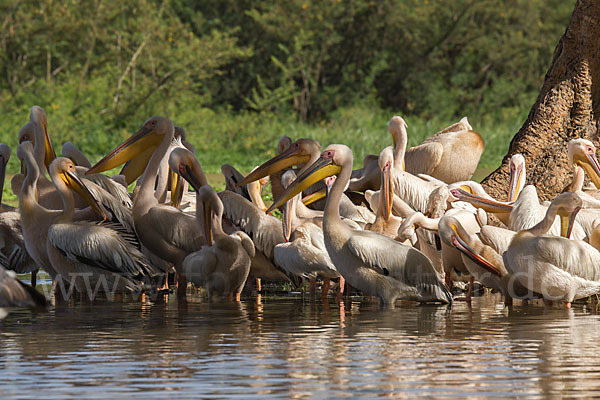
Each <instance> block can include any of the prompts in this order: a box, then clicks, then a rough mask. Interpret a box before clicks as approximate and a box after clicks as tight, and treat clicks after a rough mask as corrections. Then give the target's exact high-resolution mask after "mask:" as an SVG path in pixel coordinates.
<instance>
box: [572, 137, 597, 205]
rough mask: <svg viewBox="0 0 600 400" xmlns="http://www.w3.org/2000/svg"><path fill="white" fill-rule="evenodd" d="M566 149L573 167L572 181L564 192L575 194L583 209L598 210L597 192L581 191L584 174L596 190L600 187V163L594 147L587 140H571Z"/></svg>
mask: <svg viewBox="0 0 600 400" xmlns="http://www.w3.org/2000/svg"><path fill="white" fill-rule="evenodd" d="M567 148H568V152H567V153H568V157H569V163H570V164H571V166H572V167H573V181H572V182H571V184H570V185H569V186H567V188H566V189H565V191H569V192H574V193H577V194H578V195H579V197H581V200H582V201H583V204H584V207H585V208H600V195H599V192H598V190H591V191H590V190H587V191H584V190H583V182H584V179H585V173H587V175H588V176H589V177H590V179H591V181H592V183H593V184H594V185H595V186H596V187H597V188H598V187H600V163H599V162H598V158H597V157H596V147H595V146H594V144H593V143H592V142H591V141H589V140H587V139H573V140H571V141H570V142H569V144H568V147H567ZM584 171H585V172H584Z"/></svg>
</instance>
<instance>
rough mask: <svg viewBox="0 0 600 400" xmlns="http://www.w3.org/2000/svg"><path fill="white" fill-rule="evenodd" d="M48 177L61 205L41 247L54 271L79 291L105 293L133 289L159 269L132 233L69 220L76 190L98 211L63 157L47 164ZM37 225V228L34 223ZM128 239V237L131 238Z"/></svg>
mask: <svg viewBox="0 0 600 400" xmlns="http://www.w3.org/2000/svg"><path fill="white" fill-rule="evenodd" d="M50 176H51V178H52V182H53V183H54V184H55V185H56V188H57V190H58V193H59V194H60V196H61V198H62V199H63V210H62V212H61V214H60V215H58V216H56V218H55V219H54V221H53V223H52V224H51V225H50V226H49V227H48V242H47V252H48V258H49V260H50V262H51V263H52V267H53V268H54V270H55V271H56V272H57V273H58V274H59V275H60V277H61V279H63V280H65V281H67V282H70V283H71V285H74V286H75V287H76V288H77V290H78V291H79V292H80V293H89V292H93V291H96V290H100V291H104V292H106V293H107V294H111V295H112V294H113V293H119V292H124V291H126V290H131V291H138V292H140V291H141V290H142V289H143V284H144V283H148V284H150V283H151V282H150V279H151V278H154V277H155V276H156V275H158V273H159V271H158V270H156V269H155V268H154V267H153V266H151V265H150V263H149V261H148V260H147V259H146V258H145V257H144V255H143V254H142V253H141V252H140V251H139V250H138V249H137V247H136V246H137V242H135V237H133V236H132V235H126V234H121V233H119V232H117V231H116V230H114V229H111V228H110V227H109V226H104V225H102V224H98V223H96V222H89V221H78V222H73V215H74V212H75V207H74V199H73V193H72V192H71V191H70V190H69V189H71V190H73V191H75V192H77V194H79V195H80V196H81V197H82V198H83V199H84V200H85V201H86V202H88V203H89V204H90V206H91V207H92V208H93V209H94V210H95V211H96V212H98V213H99V214H101V215H102V214H103V213H104V210H103V209H102V208H100V205H99V204H98V203H97V202H96V201H95V199H94V198H93V196H92V194H91V193H90V192H89V190H87V188H86V186H85V184H84V183H83V182H82V180H81V179H80V178H79V177H78V175H77V172H76V169H75V165H74V164H73V162H72V161H71V160H70V159H68V158H65V157H59V158H56V159H55V160H54V161H53V162H52V164H50ZM40 229H41V228H40ZM132 241H133V242H132Z"/></svg>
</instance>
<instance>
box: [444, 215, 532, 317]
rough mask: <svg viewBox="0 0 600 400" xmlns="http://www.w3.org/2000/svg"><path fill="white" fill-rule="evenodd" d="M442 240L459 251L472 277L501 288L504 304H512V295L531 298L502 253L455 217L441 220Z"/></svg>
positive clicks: (499, 289)
mask: <svg viewBox="0 0 600 400" xmlns="http://www.w3.org/2000/svg"><path fill="white" fill-rule="evenodd" d="M438 230H439V234H440V238H441V239H442V241H443V242H444V243H445V244H446V245H448V246H452V247H453V248H456V249H457V250H459V251H460V253H461V257H462V260H463V263H464V265H465V267H466V269H467V271H468V272H469V274H471V276H473V278H474V279H475V280H477V281H478V282H480V283H481V284H483V285H484V286H487V287H489V288H492V289H496V290H498V291H500V292H501V293H502V294H503V295H504V304H505V305H507V306H509V305H512V299H513V298H520V299H523V298H531V297H532V295H533V294H532V293H531V292H530V291H529V290H528V289H527V288H526V287H524V286H523V285H521V284H520V283H519V282H518V281H516V280H515V279H513V278H512V277H511V275H510V274H509V273H508V271H507V270H506V267H505V266H504V262H503V261H502V256H501V255H500V254H498V253H497V252H496V251H494V249H493V248H491V247H490V246H487V245H485V244H484V243H482V242H481V240H479V238H478V237H477V235H474V234H472V233H469V232H467V230H466V229H465V228H463V226H462V225H461V223H460V221H459V220H457V219H456V218H454V217H442V218H441V219H440V221H439V227H438Z"/></svg>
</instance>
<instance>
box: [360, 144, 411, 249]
mask: <svg viewBox="0 0 600 400" xmlns="http://www.w3.org/2000/svg"><path fill="white" fill-rule="evenodd" d="M378 164H379V170H380V171H381V172H380V173H381V179H380V182H381V188H380V189H379V205H378V207H377V212H376V214H375V221H374V222H373V223H372V224H368V225H367V226H365V229H368V230H370V231H373V232H377V233H380V234H382V235H385V236H387V237H390V238H392V239H394V238H396V237H397V236H398V228H399V227H400V225H401V224H402V219H401V218H399V217H396V216H395V215H392V207H393V199H394V179H393V176H392V170H393V164H394V155H393V150H392V147H391V146H389V147H386V148H385V149H383V150H382V151H381V153H380V154H379V161H378Z"/></svg>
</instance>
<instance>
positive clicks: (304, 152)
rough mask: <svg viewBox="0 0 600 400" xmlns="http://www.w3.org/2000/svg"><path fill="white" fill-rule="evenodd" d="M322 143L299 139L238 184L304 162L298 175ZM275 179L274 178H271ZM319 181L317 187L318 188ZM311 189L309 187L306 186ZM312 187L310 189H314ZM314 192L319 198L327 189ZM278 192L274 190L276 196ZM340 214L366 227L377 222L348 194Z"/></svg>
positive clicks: (272, 174)
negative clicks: (356, 204)
mask: <svg viewBox="0 0 600 400" xmlns="http://www.w3.org/2000/svg"><path fill="white" fill-rule="evenodd" d="M320 150H321V145H320V144H319V142H317V141H316V140H314V139H298V140H296V141H295V142H294V143H292V144H291V145H290V146H289V147H288V148H287V149H286V150H284V151H283V152H282V153H280V154H279V155H277V156H275V157H273V158H272V159H270V160H268V161H266V162H265V163H263V164H262V165H260V166H259V167H258V168H255V169H254V170H253V171H252V172H251V173H250V174H248V176H246V177H245V178H244V179H243V180H242V181H241V182H239V183H238V186H241V185H244V184H247V183H248V182H251V181H253V180H257V179H260V178H263V177H265V176H267V175H271V176H272V177H275V176H277V175H276V174H277V173H278V172H280V171H282V170H283V169H285V168H289V167H292V166H294V165H299V164H302V168H300V170H299V171H298V175H300V174H302V173H303V172H304V171H305V170H306V169H307V168H308V167H309V166H310V165H311V164H312V163H313V162H314V161H315V160H317V159H318V158H319V156H320ZM271 179H273V178H271ZM280 183H281V182H280ZM321 184H322V183H321V182H318V183H317V185H315V187H316V188H317V189H318V185H321ZM271 187H273V181H272V180H271ZM306 189H307V190H309V188H306ZM314 189H315V188H311V189H310V190H314ZM312 194H314V195H316V197H317V198H320V197H323V195H324V194H325V189H323V190H318V191H316V192H313V193H312ZM275 195H276V193H275V192H273V197H274V198H275ZM340 214H341V215H342V216H343V217H344V218H347V219H351V220H352V221H354V222H356V223H357V224H359V225H360V226H361V227H364V226H365V224H368V223H373V222H375V215H374V214H373V213H372V212H370V211H369V210H368V209H367V208H366V207H362V206H355V205H354V204H353V203H352V201H350V199H349V198H348V197H347V196H345V195H344V196H342V199H341V201H340Z"/></svg>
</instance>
